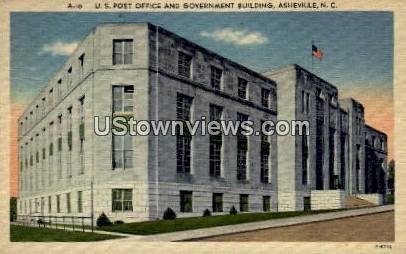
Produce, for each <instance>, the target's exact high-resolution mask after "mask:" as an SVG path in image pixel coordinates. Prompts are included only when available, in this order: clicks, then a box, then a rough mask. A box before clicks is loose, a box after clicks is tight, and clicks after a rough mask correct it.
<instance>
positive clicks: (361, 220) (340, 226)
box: [194, 211, 395, 242]
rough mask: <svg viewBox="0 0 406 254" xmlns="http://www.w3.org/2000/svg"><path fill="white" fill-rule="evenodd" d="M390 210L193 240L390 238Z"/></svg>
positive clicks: (392, 224)
mask: <svg viewBox="0 0 406 254" xmlns="http://www.w3.org/2000/svg"><path fill="white" fill-rule="evenodd" d="M394 231H395V230H394V212H393V211H390V212H382V213H376V214H369V215H362V216H356V217H349V218H342V219H336V220H330V221H322V222H313V223H308V224H302V225H296V226H286V227H279V228H270V229H262V230H257V231H251V232H242V233H235V234H228V235H222V236H213V237H209V238H204V239H199V240H196V239H195V240H194V241H241V242H243V241H334V242H338V241H360V242H369V241H373V242H387V241H389V242H390V241H394V239H395V232H394Z"/></svg>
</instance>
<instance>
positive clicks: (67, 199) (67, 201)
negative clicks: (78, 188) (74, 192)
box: [66, 193, 71, 213]
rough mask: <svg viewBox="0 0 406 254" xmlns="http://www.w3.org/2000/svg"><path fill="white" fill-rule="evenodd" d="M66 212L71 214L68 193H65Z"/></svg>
mask: <svg viewBox="0 0 406 254" xmlns="http://www.w3.org/2000/svg"><path fill="white" fill-rule="evenodd" d="M66 212H67V213H71V207H70V193H66Z"/></svg>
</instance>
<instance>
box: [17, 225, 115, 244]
mask: <svg viewBox="0 0 406 254" xmlns="http://www.w3.org/2000/svg"><path fill="white" fill-rule="evenodd" d="M117 238H122V237H121V236H115V235H108V234H96V233H85V232H78V231H76V232H72V231H63V230H60V229H50V228H43V227H41V228H37V227H25V226H20V225H10V241H11V242H90V241H103V240H109V239H117Z"/></svg>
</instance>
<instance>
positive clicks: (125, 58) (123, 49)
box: [113, 39, 133, 65]
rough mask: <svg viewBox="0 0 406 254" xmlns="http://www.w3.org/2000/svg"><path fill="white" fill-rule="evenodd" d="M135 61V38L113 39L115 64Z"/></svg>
mask: <svg viewBox="0 0 406 254" xmlns="http://www.w3.org/2000/svg"><path fill="white" fill-rule="evenodd" d="M132 63H133V40H132V39H125V40H113V65H120V64H132Z"/></svg>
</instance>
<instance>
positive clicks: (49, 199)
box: [48, 196, 52, 213]
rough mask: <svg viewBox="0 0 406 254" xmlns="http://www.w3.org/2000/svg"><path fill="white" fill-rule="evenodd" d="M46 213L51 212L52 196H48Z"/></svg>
mask: <svg viewBox="0 0 406 254" xmlns="http://www.w3.org/2000/svg"><path fill="white" fill-rule="evenodd" d="M48 213H52V197H51V196H48Z"/></svg>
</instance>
